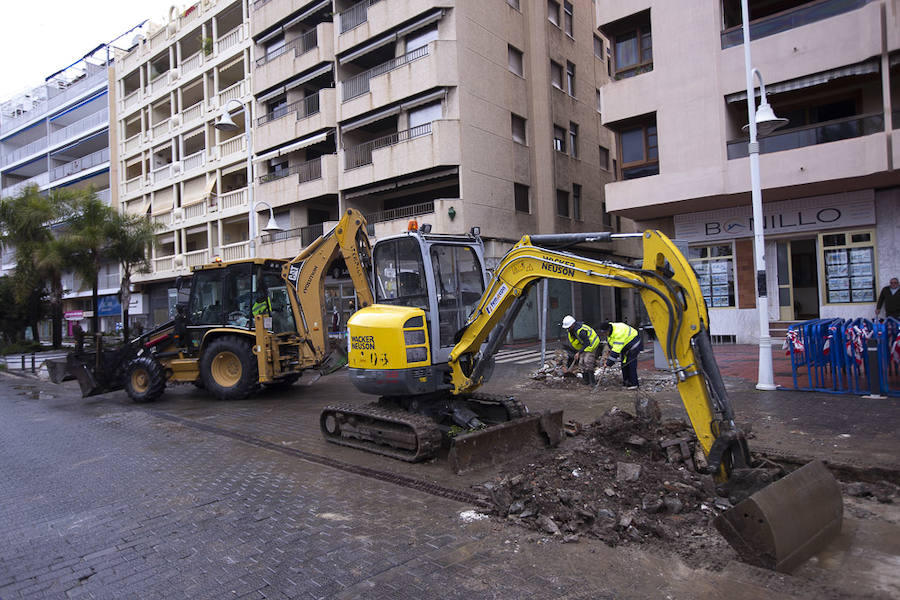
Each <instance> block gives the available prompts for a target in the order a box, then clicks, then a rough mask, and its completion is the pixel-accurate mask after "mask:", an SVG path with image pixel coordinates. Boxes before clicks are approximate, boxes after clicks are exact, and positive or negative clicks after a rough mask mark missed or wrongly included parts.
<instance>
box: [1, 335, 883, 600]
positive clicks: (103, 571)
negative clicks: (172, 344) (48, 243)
mask: <svg viewBox="0 0 900 600" xmlns="http://www.w3.org/2000/svg"><path fill="white" fill-rule="evenodd" d="M717 354H719V349H718V347H717ZM748 360H752V358H743V359H741V358H740V357H738V358H735V359H734V360H733V361H731V360H725V359H724V357H723V358H722V359H720V362H721V363H723V364H722V366H723V371H724V373H725V375H726V379H727V383H728V386H729V390H730V394H731V396H732V398H733V401H734V404H735V410H736V413H737V414H738V420H739V421H741V422H748V423H750V424H752V429H753V435H754V436H755V437H754V438H753V439H751V441H750V442H751V445H752V447H753V448H754V449H757V450H759V449H762V450H764V451H767V452H771V453H773V454H774V455H778V456H786V457H792V458H794V459H796V460H801V461H802V460H805V459H806V458H812V457H819V458H823V459H825V460H826V461H831V462H833V463H835V464H841V465H847V466H852V467H856V468H858V469H860V470H865V469H872V468H880V469H884V470H885V471H886V472H887V475H886V476H888V477H896V473H897V472H898V471H900V459H898V456H900V452H898V450H900V441H898V434H897V431H900V429H898V425H900V406H898V404H900V403H898V401H897V400H896V399H892V400H880V401H877V400H871V399H863V398H858V397H836V396H832V395H829V394H809V393H800V392H785V391H776V392H757V391H755V390H753V388H752V381H748V380H747V379H743V378H741V377H740V376H738V375H736V374H734V373H733V372H730V371H729V367H728V363H732V364H734V365H739V366H741V367H745V366H746V365H744V364H743V363H744V362H746V361H748ZM647 362H649V365H648V364H644V363H647ZM641 364H642V367H644V369H643V371H642V373H643V374H644V375H645V376H646V377H650V376H653V375H654V373H653V371H652V368H647V367H652V359H650V360H649V361H648V360H646V359H642V363H641ZM533 367H534V365H515V364H512V365H503V368H499V366H498V369H497V371H496V373H495V378H494V380H493V381H492V382H491V383H490V384H489V385H488V386H487V388H486V391H490V392H496V393H506V392H509V391H511V390H512V391H513V392H515V393H516V395H517V396H518V397H520V398H521V399H523V400H525V401H527V402H528V404H529V406H530V407H531V408H532V409H533V410H540V409H543V408H548V407H551V406H562V407H563V408H564V409H565V411H566V418H567V419H568V418H573V419H576V420H580V421H583V422H588V421H590V420H592V419H593V418H595V417H596V416H598V415H599V414H601V413H602V412H603V411H604V410H606V408H608V407H609V406H612V405H617V406H620V407H623V408H626V409H629V408H630V406H631V403H633V401H634V398H635V397H636V396H637V395H639V394H641V393H644V392H642V391H640V390H639V391H638V392H625V391H616V392H605V393H597V394H585V393H578V392H564V393H561V392H559V391H554V390H539V389H530V388H528V387H527V386H526V387H522V382H523V380H525V379H527V373H528V370H529V369H531V368H533ZM776 370H777V368H776ZM752 377H753V378H755V369H753V372H752ZM656 396H657V397H658V398H659V399H660V400H661V403H662V407H663V411H664V413H665V414H669V415H673V416H681V415H683V409H681V406H680V400H678V397H677V394H676V393H674V392H663V393H660V394H656ZM357 399H358V401H359V402H366V401H368V400H369V399H367V398H363V397H361V396H360V395H359V394H357V393H356V392H355V391H354V390H353V388H352V387H351V386H350V385H349V383H348V382H347V380H346V377H345V375H344V374H342V373H340V372H339V373H337V374H335V375H332V376H329V377H325V378H322V379H321V380H319V381H317V382H315V383H314V384H312V385H309V386H306V385H303V381H301V383H299V384H297V385H295V386H294V387H293V388H291V389H290V390H288V391H286V392H279V393H274V392H270V393H264V394H262V395H261V396H259V397H257V398H253V399H250V400H246V401H241V402H229V403H220V402H215V401H213V400H211V399H209V398H208V397H207V396H206V395H205V393H203V391H202V390H197V389H195V388H194V387H193V386H173V387H171V388H170V389H169V390H167V393H166V395H165V396H164V398H163V399H162V400H160V401H159V402H156V403H153V404H150V405H135V404H132V403H130V402H129V401H128V399H127V397H126V396H125V394H124V393H122V392H116V393H112V394H107V395H103V396H98V397H94V398H89V399H82V398H80V394H79V393H78V389H77V385H75V384H74V382H67V383H65V384H63V385H60V386H55V385H53V384H50V383H48V382H42V381H36V380H34V379H25V378H19V377H13V376H11V375H8V374H2V375H0V414H2V415H3V418H2V419H0V522H2V523H3V525H2V526H0V598H3V599H4V600H8V599H10V598H43V597H48V598H70V597H79V596H80V597H96V598H107V597H109V598H116V597H141V598H163V597H173V596H174V597H190V598H226V597H246V598H287V597H291V598H294V597H297V598H359V597H365V598H455V597H460V598H462V597H466V598H524V597H541V598H623V597H624V598H656V597H660V598H664V597H668V598H706V597H709V598H712V597H716V598H718V597H722V596H723V595H727V596H730V597H733V598H758V597H763V596H764V597H809V598H813V597H815V598H822V597H826V598H828V597H834V598H837V597H885V598H888V597H898V596H900V568H898V567H900V510H898V507H897V506H896V505H894V504H879V503H877V502H875V501H874V500H869V499H857V498H847V499H846V515H847V516H846V519H845V526H844V530H843V532H842V535H841V537H840V538H839V539H838V541H837V543H835V544H834V545H833V546H832V547H830V548H829V549H828V551H826V552H825V553H823V554H822V555H821V556H819V557H817V558H816V559H814V560H813V561H811V562H810V563H808V564H807V565H805V566H804V567H802V568H801V569H800V570H799V571H798V572H797V573H795V574H794V575H793V576H787V575H781V574H775V573H770V572H767V571H762V570H759V569H756V568H753V567H749V566H747V565H744V564H741V563H738V562H733V561H732V562H729V563H728V564H726V565H725V566H724V568H720V567H719V566H715V569H716V570H710V569H711V568H712V566H711V565H704V564H691V561H689V560H688V561H685V560H681V559H679V558H675V557H672V556H665V555H661V554H657V553H654V551H653V550H652V549H650V550H647V549H644V548H641V549H637V548H633V547H619V548H609V547H607V546H605V545H603V544H602V543H601V542H599V541H596V540H582V541H580V542H578V543H575V544H562V543H560V542H559V541H557V540H556V539H553V538H552V537H551V536H541V535H539V534H535V533H534V532H529V531H525V530H523V529H520V528H517V527H515V526H513V525H510V524H507V523H504V522H502V521H498V520H494V519H487V518H484V519H481V518H478V517H477V515H475V514H472V513H470V512H467V511H471V510H472V509H473V508H474V506H473V505H472V503H471V502H469V501H467V498H468V497H469V496H470V495H471V489H472V488H471V486H472V485H473V484H475V483H478V482H480V481H483V480H485V479H486V478H487V477H488V476H490V475H493V474H495V473H496V470H485V471H478V472H474V473H468V474H465V475H453V474H452V473H451V472H450V471H449V469H448V468H447V466H446V464H445V463H443V462H441V461H432V462H428V463H424V464H415V465H409V464H406V463H400V462H397V461H393V460H390V459H387V458H382V457H378V456H374V455H371V454H367V453H363V452H359V451H356V450H352V449H349V448H343V447H337V446H333V445H330V444H327V443H326V442H325V441H324V440H323V439H322V438H321V435H320V433H319V431H318V413H319V411H320V410H321V408H322V407H323V406H325V405H326V404H328V403H333V402H347V401H353V402H355V401H357ZM679 411H680V412H679ZM550 452H556V451H553V450H551V451H550ZM892 474H893V475H892ZM882 475H884V474H882Z"/></svg>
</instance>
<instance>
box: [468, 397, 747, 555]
mask: <svg viewBox="0 0 900 600" xmlns="http://www.w3.org/2000/svg"><path fill="white" fill-rule="evenodd" d="M568 432H569V433H570V434H571V437H570V438H569V439H568V441H567V443H566V444H565V448H564V449H563V450H560V451H557V452H548V453H545V454H542V455H541V456H539V457H537V458H532V459H531V460H530V461H529V462H528V463H526V464H521V465H517V466H516V468H515V469H514V470H507V474H505V475H503V476H502V477H500V476H498V477H497V478H495V479H493V480H491V481H487V482H485V483H483V484H481V485H479V486H476V489H477V490H478V491H479V492H480V493H482V494H484V496H485V497H486V499H487V500H488V501H489V503H490V505H491V507H492V509H491V513H492V514H493V515H495V516H497V517H500V518H504V519H507V520H508V521H510V522H513V523H515V524H517V525H520V526H523V527H526V528H528V529H532V530H535V531H537V532H540V533H541V534H544V535H546V536H552V537H553V538H555V539H559V540H561V541H563V542H577V541H578V540H579V538H580V537H581V536H590V537H594V538H599V539H601V540H603V541H604V542H605V543H606V544H608V545H609V546H618V545H621V544H652V545H654V546H656V547H658V548H662V549H663V550H664V551H668V552H676V553H678V554H679V555H681V556H683V557H685V558H689V559H690V560H691V562H692V564H694V565H698V564H699V565H703V566H705V567H707V568H713V569H715V568H721V567H723V566H724V565H725V564H726V563H727V562H728V561H729V560H732V559H733V558H734V557H735V553H734V551H733V550H732V549H731V548H730V546H728V544H727V543H726V542H725V540H724V539H722V538H721V537H720V536H719V534H718V533H717V532H716V531H715V529H714V528H713V527H712V519H713V518H714V517H715V516H716V515H717V514H718V513H719V512H721V511H724V510H726V509H728V508H730V507H731V504H730V503H729V502H728V501H727V500H725V499H724V498H718V497H716V495H715V488H714V485H713V481H712V478H711V477H709V476H706V475H700V474H698V473H696V472H695V471H694V470H693V469H694V468H695V463H694V454H695V450H696V448H697V446H696V443H695V438H694V436H693V432H692V430H691V429H690V427H689V426H688V425H687V424H686V423H685V422H684V421H682V420H668V421H663V422H662V423H658V424H651V421H649V420H642V419H638V418H636V417H634V416H633V415H632V414H630V413H628V412H626V411H623V410H619V409H617V408H613V409H611V410H609V411H607V412H606V413H605V414H604V415H603V416H601V417H600V418H599V419H597V420H596V421H595V422H594V423H592V424H589V425H587V426H584V427H581V426H578V425H577V424H573V423H569V424H568ZM698 458H700V457H698ZM700 460H702V458H700Z"/></svg>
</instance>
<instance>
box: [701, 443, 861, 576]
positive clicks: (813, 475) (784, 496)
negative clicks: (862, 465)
mask: <svg viewBox="0 0 900 600" xmlns="http://www.w3.org/2000/svg"><path fill="white" fill-rule="evenodd" d="M843 507H844V505H843V500H842V497H841V489H840V487H839V485H838V483H837V481H836V480H835V478H834V476H833V475H832V474H831V473H830V472H829V471H828V469H827V468H825V465H824V464H822V462H821V461H818V460H816V461H813V462H811V463H808V464H806V465H805V466H803V467H802V468H800V469H797V470H796V471H794V472H793V473H791V474H790V475H788V476H786V477H783V478H782V479H779V480H778V481H775V482H773V483H771V484H769V485H767V486H766V487H764V488H763V489H761V490H760V491H758V492H756V493H755V494H753V495H752V496H750V497H749V498H747V499H746V500H744V501H742V502H740V503H738V504H737V505H736V506H735V507H734V508H732V509H730V510H728V511H726V512H724V513H722V514H721V515H719V516H718V517H716V520H715V526H716V529H718V530H719V533H721V534H722V536H723V537H724V538H725V539H726V540H727V541H728V543H729V544H731V546H732V547H733V548H734V549H735V551H737V553H738V555H739V556H740V557H741V560H743V561H745V562H748V563H750V564H753V565H756V566H760V567H765V568H767V569H775V570H776V571H781V572H782V573H790V572H791V571H793V570H794V569H796V568H797V567H798V566H800V565H801V564H802V563H803V562H804V561H805V560H807V559H808V558H810V557H811V556H813V555H814V554H816V553H818V552H819V551H820V550H822V548H824V547H825V546H826V545H827V544H828V542H830V541H831V540H832V539H833V538H834V537H835V536H837V534H838V533H840V531H841V521H842V518H843V512H844V511H843Z"/></svg>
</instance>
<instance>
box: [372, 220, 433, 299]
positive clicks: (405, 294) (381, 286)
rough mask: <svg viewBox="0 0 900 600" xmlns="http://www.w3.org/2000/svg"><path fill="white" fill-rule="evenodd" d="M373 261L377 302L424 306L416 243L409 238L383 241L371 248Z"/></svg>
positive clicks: (425, 296)
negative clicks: (373, 248)
mask: <svg viewBox="0 0 900 600" xmlns="http://www.w3.org/2000/svg"><path fill="white" fill-rule="evenodd" d="M374 260H375V290H376V294H377V296H378V302H381V303H383V304H397V305H400V306H414V307H418V308H425V309H427V308H428V291H427V289H426V288H425V285H426V284H425V265H424V263H423V261H422V255H421V250H420V249H419V242H417V241H416V240H415V239H413V238H411V237H404V238H397V239H395V240H390V241H387V242H383V243H381V244H379V245H378V248H376V249H375V250H374Z"/></svg>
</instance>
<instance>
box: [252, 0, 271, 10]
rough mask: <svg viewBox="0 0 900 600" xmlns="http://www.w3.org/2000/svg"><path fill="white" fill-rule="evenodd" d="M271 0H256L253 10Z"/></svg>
mask: <svg viewBox="0 0 900 600" xmlns="http://www.w3.org/2000/svg"><path fill="white" fill-rule="evenodd" d="M270 1H271V0H254V2H253V10H259V9H260V8H262V7H263V6H265V5H266V4H268V3H269V2H270Z"/></svg>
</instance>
